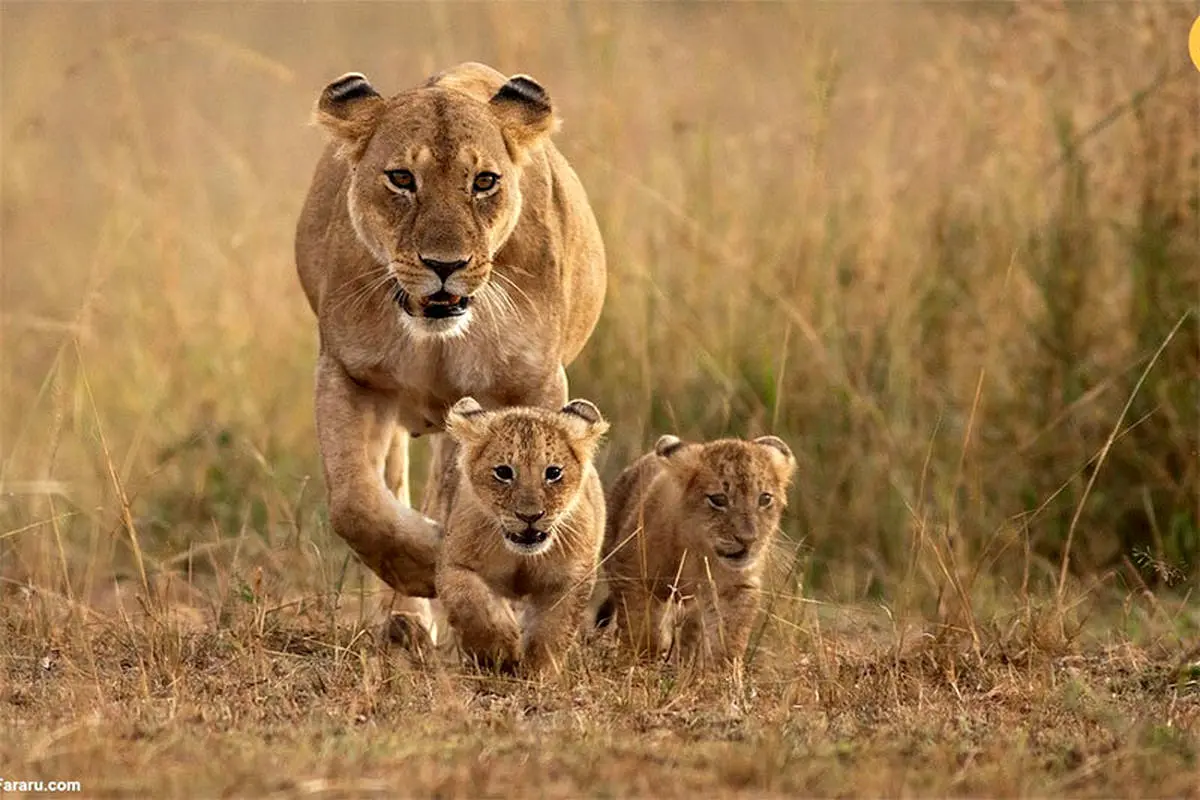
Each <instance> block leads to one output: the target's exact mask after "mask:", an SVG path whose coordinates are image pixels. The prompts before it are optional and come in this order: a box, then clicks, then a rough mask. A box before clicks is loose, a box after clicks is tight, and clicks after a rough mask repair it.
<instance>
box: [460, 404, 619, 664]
mask: <svg viewBox="0 0 1200 800" xmlns="http://www.w3.org/2000/svg"><path fill="white" fill-rule="evenodd" d="M447 425H448V430H449V433H450V436H451V437H453V438H454V440H455V441H456V442H457V443H458V444H459V456H458V463H457V464H454V465H447V466H446V470H447V472H449V473H452V474H453V476H454V479H455V483H456V486H455V488H454V489H453V490H452V491H448V492H446V493H444V495H443V496H444V498H445V500H444V504H443V507H442V509H440V510H441V513H442V518H443V520H444V522H445V529H446V541H445V544H444V546H443V549H442V554H441V558H440V559H439V561H438V569H437V592H438V597H439V598H440V600H441V602H442V604H443V605H444V607H445V609H446V613H447V616H448V617H449V620H450V625H451V627H452V628H453V629H454V630H455V631H456V632H457V633H458V636H459V643H460V645H461V647H462V649H463V650H464V652H465V653H466V654H467V655H469V656H471V657H473V658H474V659H475V660H476V661H480V662H484V663H486V664H488V665H490V666H497V667H500V668H509V669H511V668H514V667H517V666H519V667H520V669H521V670H522V671H525V672H528V673H530V674H536V673H538V672H541V671H543V670H545V669H546V668H556V669H557V668H561V666H562V663H563V657H564V655H565V652H566V650H567V648H568V647H569V645H570V644H571V642H572V640H573V638H574V635H575V633H576V631H577V630H578V628H579V626H580V623H582V622H583V614H584V611H585V610H586V608H587V604H588V599H589V598H590V597H591V594H592V590H593V588H594V586H595V582H596V569H597V566H598V563H599V559H600V545H601V543H602V541H603V539H604V490H603V488H602V487H601V485H600V477H599V475H598V474H597V473H596V468H595V467H594V466H593V465H592V456H593V455H594V453H595V451H596V447H597V445H598V444H599V442H600V438H601V437H602V436H603V435H604V432H605V431H606V430H607V429H608V423H606V422H605V421H604V420H603V418H602V417H601V416H600V412H599V411H598V410H597V409H596V407H595V406H594V405H592V404H591V403H590V402H588V401H587V400H573V401H571V402H570V403H568V404H567V405H566V406H564V407H563V408H562V410H561V411H546V410H544V409H541V408H521V407H512V408H507V409H503V410H500V411H484V410H483V408H482V407H480V405H479V403H477V402H476V401H475V400H474V399H473V398H470V397H466V398H463V399H462V400H459V401H458V402H457V403H456V404H455V405H454V406H453V408H451V409H450V414H449V419H448V421H447ZM510 601H525V602H527V603H528V609H527V613H526V614H525V620H524V621H523V624H522V623H518V621H517V618H516V615H515V614H514V613H513V609H512V606H511V605H510Z"/></svg>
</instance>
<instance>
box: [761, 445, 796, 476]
mask: <svg viewBox="0 0 1200 800" xmlns="http://www.w3.org/2000/svg"><path fill="white" fill-rule="evenodd" d="M754 444H757V445H761V446H763V447H768V448H770V449H771V455H772V456H773V459H774V460H775V461H776V462H779V461H782V462H783V466H784V468H785V470H786V472H787V473H788V474H789V475H790V474H791V473H792V471H793V470H795V469H796V457H795V456H794V455H792V448H790V447H788V446H787V442H785V441H784V440H783V439H780V438H779V437H778V436H759V437H758V438H757V439H755V440H754ZM780 456H782V459H781V458H780Z"/></svg>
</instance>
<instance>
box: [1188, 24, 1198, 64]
mask: <svg viewBox="0 0 1200 800" xmlns="http://www.w3.org/2000/svg"><path fill="white" fill-rule="evenodd" d="M1188 55H1189V56H1191V57H1192V64H1194V65H1195V66H1196V69H1200V17H1196V21H1195V22H1193V23H1192V30H1191V32H1190V33H1189V34H1188Z"/></svg>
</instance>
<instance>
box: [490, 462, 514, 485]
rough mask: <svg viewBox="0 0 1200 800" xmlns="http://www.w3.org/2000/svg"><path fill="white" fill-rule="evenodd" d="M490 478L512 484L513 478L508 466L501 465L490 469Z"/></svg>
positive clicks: (511, 469)
mask: <svg viewBox="0 0 1200 800" xmlns="http://www.w3.org/2000/svg"><path fill="white" fill-rule="evenodd" d="M492 477H494V478H495V479H496V480H498V481H500V482H501V483H512V479H513V477H514V473H513V468H512V467H510V466H509V465H508V464H501V465H500V466H498V467H492Z"/></svg>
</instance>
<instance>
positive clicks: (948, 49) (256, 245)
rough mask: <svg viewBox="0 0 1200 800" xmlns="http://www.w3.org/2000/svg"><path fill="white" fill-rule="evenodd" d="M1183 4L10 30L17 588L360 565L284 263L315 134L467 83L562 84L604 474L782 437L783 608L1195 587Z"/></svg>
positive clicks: (4, 438)
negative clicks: (474, 64) (449, 83)
mask: <svg viewBox="0 0 1200 800" xmlns="http://www.w3.org/2000/svg"><path fill="white" fill-rule="evenodd" d="M1196 11H1197V9H1196V7H1195V6H1194V4H1188V3H1159V2H1144V3H1105V4H1091V3H1078V4H1058V3H1048V4H1034V3H965V2H964V3H929V4H919V3H870V4H861V3H847V4H815V3H813V4H801V3H794V4H754V5H740V4H739V5H724V4H707V3H705V4H699V3H697V4H683V3H677V4H654V5H650V4H614V5H600V4H584V3H565V4H559V3H555V4H540V3H539V4H524V3H509V4H503V5H500V4H486V5H484V4H441V3H439V4H417V3H405V4H394V5H393V4H388V5H383V4H367V3H362V4H356V3H327V4H298V3H297V4H255V5H249V4H224V3H171V4H162V5H150V4H132V3H121V4H75V3H54V2H42V3H36V4H33V3H30V4H5V5H4V6H3V8H2V9H0V15H2V17H0V19H2V32H3V48H2V51H3V52H2V59H3V62H2V72H0V87H2V92H3V94H2V103H3V106H2V109H3V114H2V122H0V125H2V130H0V154H2V159H3V164H2V168H3V169H2V172H3V175H2V183H0V191H2V197H3V209H2V213H3V217H2V222H0V225H2V230H0V246H2V248H3V250H2V259H0V270H2V273H0V303H2V307H0V323H2V324H0V578H3V579H4V581H5V587H6V588H5V589H3V590H0V594H3V593H4V592H6V591H9V590H11V589H12V587H15V586H22V585H37V586H40V587H42V588H43V589H52V590H54V591H58V592H62V593H63V594H66V595H68V596H75V595H80V594H86V593H89V592H91V591H93V590H95V589H96V587H99V586H103V585H104V584H105V582H106V581H107V580H108V578H109V577H110V576H111V574H112V573H113V572H114V571H115V572H116V573H117V574H118V575H119V576H125V577H132V576H137V575H139V573H142V572H145V573H147V574H148V575H150V577H151V578H153V576H154V575H159V574H168V573H172V572H179V571H182V570H184V569H185V568H186V571H187V574H188V576H189V578H191V577H192V576H193V574H194V573H199V572H202V571H204V570H205V569H206V567H205V563H206V562H205V557H204V556H202V554H207V557H208V558H209V559H210V563H211V558H212V557H213V553H216V552H218V551H222V550H233V551H236V552H235V556H234V558H235V560H236V558H237V555H236V553H246V552H249V551H250V550H252V549H255V548H257V552H259V554H260V556H261V557H262V559H264V560H262V561H260V562H259V564H260V568H261V567H262V566H263V565H264V564H265V567H266V578H265V579H266V580H270V581H274V582H275V584H276V585H277V586H279V587H281V588H290V589H296V590H303V589H304V588H305V587H308V588H313V587H317V588H321V587H327V586H328V585H329V584H330V583H332V582H334V581H338V582H340V581H341V580H343V579H344V577H345V570H346V565H347V562H346V558H345V552H346V551H345V548H343V547H342V546H341V544H340V543H339V542H337V541H336V539H334V538H333V537H332V536H331V535H330V534H329V532H328V528H327V522H326V519H325V515H324V513H325V512H324V497H323V487H322V486H321V482H320V481H321V479H320V466H319V461H318V456H317V449H316V443H315V439H314V431H313V422H312V370H313V365H314V363H315V356H316V332H315V321H314V319H313V318H312V315H311V312H310V311H309V309H308V307H307V305H306V303H305V301H304V299H303V295H302V294H301V291H300V288H299V285H298V281H297V279H296V276H295V268H294V264H293V259H292V235H293V228H294V224H295V219H296V216H297V214H298V212H299V208H300V204H301V202H302V200H303V197H304V193H305V191H306V188H307V184H308V181H309V178H310V176H311V172H312V169H313V166H314V164H315V161H316V157H317V154H318V153H319V151H320V149H321V147H322V143H323V142H322V137H321V135H320V133H319V131H317V130H316V129H313V128H309V127H306V125H307V121H308V115H309V112H310V110H311V107H312V104H313V102H314V100H315V98H316V96H317V94H318V92H319V90H320V89H321V87H322V86H323V85H324V84H325V83H326V82H327V81H328V80H331V79H332V78H333V77H336V76H337V75H339V74H341V73H343V72H345V71H348V70H359V71H362V72H365V73H366V74H367V75H368V76H369V77H370V78H371V80H372V81H373V82H374V84H375V85H376V86H377V87H378V88H379V89H380V90H381V91H383V92H385V93H390V92H393V91H398V90H400V89H402V88H405V87H407V86H410V85H413V84H415V83H417V82H419V81H420V80H422V79H423V78H424V77H425V76H427V75H428V74H430V73H432V72H434V71H437V70H439V69H442V68H444V67H446V66H448V65H451V64H454V63H457V62H459V61H464V60H480V61H484V62H487V63H489V64H492V65H493V66H495V67H497V68H498V69H500V70H501V71H504V72H506V73H514V72H526V73H529V74H532V75H533V76H534V77H536V78H537V79H538V80H539V81H541V82H542V83H543V84H544V85H545V86H546V87H547V89H548V90H549V92H550V94H551V96H552V98H553V99H554V102H555V103H556V105H557V107H558V109H559V111H560V114H561V115H562V117H563V118H564V121H565V124H564V127H563V130H562V133H561V135H560V136H559V137H558V142H559V146H560V148H561V149H562V150H563V152H564V153H565V154H566V155H567V157H568V158H569V159H570V160H571V161H572V163H573V164H574V166H575V168H576V170H577V171H578V172H579V174H580V176H581V178H582V180H583V182H584V185H585V186H586V187H587V190H588V192H589V194H590V197H591V199H592V203H593V206H594V208H595V211H596V214H597V216H598V218H599V220H600V223H601V226H602V229H603V233H604V236H605V241H606V245H607V250H608V257H609V258H608V260H609V269H610V281H609V293H608V297H607V301H606V306H605V310H604V314H603V317H602V319H601V321H600V324H599V326H598V327H597V329H596V331H595V334H594V336H593V338H592V339H591V341H590V343H589V344H588V346H587V348H586V349H585V351H584V353H583V355H582V356H581V357H580V358H579V360H578V361H577V362H576V363H575V364H574V365H573V366H572V368H571V369H570V377H571V381H572V394H573V395H574V396H583V397H588V398H590V399H592V400H594V401H595V402H596V403H597V404H598V405H599V406H600V408H601V409H602V410H603V411H604V413H605V414H606V415H607V416H608V417H609V418H610V419H611V420H612V421H613V423H614V428H613V433H612V436H611V441H610V444H609V446H608V448H607V451H606V452H605V454H604V455H603V457H602V462H603V463H602V467H603V472H604V475H605V477H607V478H611V477H612V476H614V475H615V474H616V472H617V471H618V470H619V469H620V468H621V467H622V466H623V465H624V464H625V463H627V462H628V461H629V460H630V459H631V458H633V457H634V456H635V455H636V454H638V453H640V452H642V451H644V450H645V449H646V448H648V447H649V446H650V445H651V444H652V442H653V441H654V438H655V437H656V436H657V435H659V434H661V433H664V432H674V433H677V434H679V435H681V436H685V437H697V438H700V437H705V438H708V437H716V436H721V435H737V436H749V435H755V434H758V433H762V432H774V433H777V434H779V435H781V436H784V437H785V438H787V440H788V441H789V442H790V443H791V445H792V447H793V448H794V449H795V450H796V452H797V455H798V458H799V461H800V471H799V477H798V481H797V485H796V487H795V490H794V492H793V495H792V499H791V509H790V511H789V514H788V516H787V533H788V535H789V536H790V537H792V538H793V539H795V540H797V541H800V542H801V543H802V545H803V548H802V550H801V553H802V555H803V558H802V562H801V564H800V566H801V568H802V570H803V576H804V583H805V587H806V588H805V591H806V593H813V594H816V595H819V596H822V597H829V598H833V599H837V600H846V601H850V600H861V599H867V598H869V599H875V600H883V601H886V602H888V603H896V602H901V601H905V602H907V601H912V602H915V603H916V604H917V605H918V607H919V608H920V609H923V610H924V611H925V612H927V613H930V614H932V613H935V612H936V611H938V610H940V604H939V599H944V598H945V596H946V592H947V587H948V586H954V587H957V588H956V591H958V590H961V591H958V593H959V595H960V596H967V597H970V596H975V595H979V594H983V595H985V596H1003V597H1010V598H1011V597H1016V596H1018V594H1019V595H1020V596H1022V597H1025V598H1028V597H1030V596H1045V595H1046V594H1047V593H1048V592H1050V591H1052V590H1053V589H1055V588H1056V587H1058V586H1059V575H1060V572H1063V570H1064V568H1065V572H1063V574H1065V575H1066V577H1067V580H1068V582H1079V583H1078V584H1077V585H1080V586H1084V587H1086V586H1092V585H1095V583H1094V582H1095V581H1102V582H1103V581H1109V580H1111V581H1112V582H1113V585H1115V586H1117V587H1119V588H1121V589H1123V590H1128V589H1130V588H1137V587H1139V586H1142V585H1143V584H1144V585H1146V586H1149V587H1151V588H1171V587H1174V588H1176V589H1180V590H1187V589H1188V587H1189V585H1191V583H1192V581H1194V580H1195V578H1196V576H1197V575H1198V574H1200V496H1198V487H1200V417H1198V409H1200V378H1198V376H1200V313H1198V304H1200V208H1198V206H1200V188H1198V187H1200V136H1198V133H1200V116H1198V115H1200V74H1198V73H1197V72H1196V71H1195V68H1194V67H1192V66H1191V65H1190V64H1189V63H1188V60H1187V53H1186V38H1187V31H1188V28H1189V26H1190V23H1191V21H1192V18H1193V17H1194V14H1195V12H1196ZM1139 381H1141V382H1140V385H1139ZM1135 389H1136V391H1135ZM1127 402H1129V407H1128V408H1127V409H1126V404H1127ZM1114 435H1115V438H1113V441H1112V442H1111V447H1106V443H1107V442H1108V441H1109V439H1110V437H1113V436H1114ZM416 450H417V455H418V459H420V458H421V457H423V455H424V444H423V443H419V444H417V445H416ZM417 474H418V475H421V474H422V473H421V472H420V471H419V470H418V472H417ZM1068 540H1069V541H1070V556H1071V557H1070V560H1069V562H1067V561H1064V554H1065V552H1066V548H1067V543H1068ZM351 569H353V567H351ZM213 571H214V572H217V570H213ZM138 579H139V580H140V579H141V578H140V577H139V578H138ZM258 579H260V580H261V579H263V578H262V576H261V573H260V574H259V578H258ZM246 580H249V578H246ZM1073 585H1076V584H1074V583H1073Z"/></svg>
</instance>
